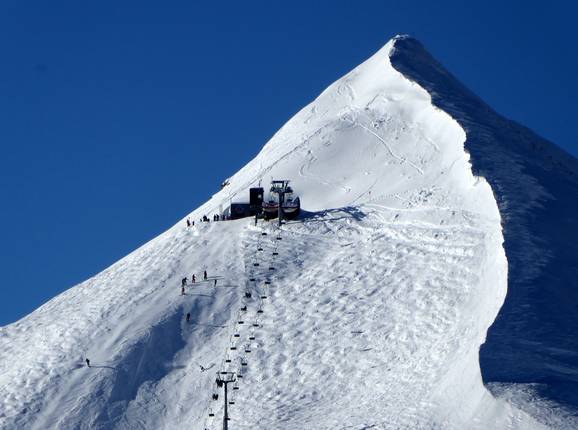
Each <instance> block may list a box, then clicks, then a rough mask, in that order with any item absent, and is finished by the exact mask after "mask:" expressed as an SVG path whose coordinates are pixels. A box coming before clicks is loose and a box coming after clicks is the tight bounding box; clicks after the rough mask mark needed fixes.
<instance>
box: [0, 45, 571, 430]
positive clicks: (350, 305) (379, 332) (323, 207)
mask: <svg viewBox="0 0 578 430" xmlns="http://www.w3.org/2000/svg"><path fill="white" fill-rule="evenodd" d="M396 41H397V40H396V39H394V40H392V41H391V42H389V43H388V44H387V45H386V46H385V47H384V48H382V49H381V50H380V51H379V52H377V53H376V54H375V55H374V56H373V57H371V58H370V59H369V60H367V61H366V62H365V63H363V64H362V65H360V66H359V67H357V68H356V69H354V70H353V71H352V72H350V73H349V74H347V75H346V76H344V77H343V78H341V79H339V80H338V81H337V82H335V83H334V84H333V85H331V86H330V87H329V88H328V89H327V90H326V91H324V92H323V93H322V94H321V95H320V96H319V97H318V98H317V99H316V100H315V101H314V102H313V103H311V104H310V105H309V106H307V107H305V108H304V109H303V110H301V111H300V112H299V113H298V114H297V115H295V117H293V118H292V119H291V120H290V121H289V122H288V123H287V124H286V125H285V126H283V128H281V130H280V131H279V132H278V133H277V134H276V135H275V136H274V137H273V138H272V139H271V140H270V141H269V142H268V143H267V144H266V145H265V147H264V148H263V150H262V151H261V152H260V153H259V154H258V155H257V156H256V157H255V159H253V160H252V161H251V162H250V163H248V164H247V165H246V166H245V167H244V168H243V169H241V170H240V171H239V172H238V173H237V174H235V175H234V176H232V177H231V178H230V179H229V185H227V186H226V187H224V188H223V189H222V190H221V191H220V192H218V193H217V194H215V195H214V196H213V197H212V198H211V199H210V200H209V201H208V202H207V203H206V204H205V205H203V206H202V207H200V208H198V209H197V210H195V211H194V212H193V213H192V214H190V219H191V220H195V221H196V222H195V225H194V226H192V227H191V228H186V226H185V222H184V220H182V221H180V222H179V223H177V225H175V226H174V227H172V228H171V229H169V230H168V231H167V232H165V233H163V234H161V235H160V236H159V237H157V238H156V239H154V240H152V241H151V242H149V243H148V244H146V245H144V246H143V247H141V248H140V249H138V250H136V251H135V252H133V253H132V254H130V255H129V256H127V257H125V258H124V259H122V260H121V261H119V262H118V263H116V264H115V265H113V266H111V267H110V268H108V269H106V270H105V271H104V272H102V273H100V274H99V275H97V276H95V277H93V278H91V279H89V280H88V281H86V282H84V283H82V284H80V285H78V286H76V287H74V288H71V289H70V290H68V291H66V292H65V293H63V294H61V295H59V296H58V297H56V298H54V299H53V300H51V301H50V302H48V303H46V304H45V305H44V306H42V307H41V308H39V309H38V310H36V311H35V312H33V313H32V314H31V315H29V316H28V317H26V318H24V319H22V320H20V321H18V322H16V323H14V324H11V325H9V326H6V327H3V328H1V331H0V399H2V400H0V401H1V402H2V404H1V410H0V428H2V429H21V428H27V429H52V428H54V429H161V428H162V429H177V428H179V429H180V428H183V427H186V428H192V429H205V428H210V429H216V428H219V426H221V422H222V421H221V420H222V413H223V390H222V388H218V387H217V386H216V384H215V379H216V372H218V371H230V372H235V373H236V375H237V381H236V382H235V383H234V384H232V385H230V386H229V400H230V403H231V404H230V405H229V414H230V418H231V420H230V422H229V425H230V428H231V429H296V430H297V429H300V430H301V429H315V430H320V429H448V430H449V429H456V430H461V429H541V428H547V427H546V426H545V425H543V423H544V422H545V421H544V419H542V418H541V416H540V414H541V412H540V411H542V409H543V408H542V409H540V410H539V411H538V412H535V411H534V412H535V413H533V411H532V410H529V409H528V410H527V411H522V409H523V408H521V407H520V408H518V407H513V406H511V404H510V403H509V402H508V400H509V399H508V396H507V395H504V396H501V397H500V398H499V399H497V398H495V397H494V396H493V395H492V394H490V392H489V391H488V390H487V389H486V388H485V387H484V385H483V383H482V378H481V373H480V366H479V350H480V345H481V344H482V343H483V342H484V340H485V337H486V332H487V330H488V328H489V327H490V325H491V324H492V322H493V321H494V319H495V318H496V315H497V314H498V311H499V309H500V307H501V305H502V303H503V301H504V298H505V296H506V292H507V276H508V273H507V271H508V264H507V260H506V255H505V252H504V248H503V236H502V229H501V217H500V212H499V210H498V205H497V203H496V199H495V198H494V193H493V191H492V188H491V187H490V185H489V184H488V182H487V181H486V180H485V179H484V178H483V177H476V176H474V175H473V174H472V169H471V165H470V162H469V156H468V154H467V153H466V151H464V142H465V140H466V134H465V132H464V130H463V128H462V127H461V126H460V125H459V123H458V122H456V121H455V120H454V119H452V117H450V116H449V115H448V114H447V113H445V112H444V111H442V110H440V109H438V108H436V107H434V105H433V104H432V100H431V97H430V95H429V94H428V93H427V92H426V91H425V90H424V89H423V88H422V87H420V86H419V85H417V84H416V83H414V82H412V81H410V80H408V79H407V78H405V77H404V76H403V75H402V74H400V73H399V72H398V71H396V70H395V69H394V68H393V67H392V65H391V63H390V55H391V54H392V52H393V51H394V50H395V44H396ZM271 178H274V179H290V180H291V181H292V182H291V184H292V186H293V188H294V189H295V191H296V192H297V193H298V194H299V195H300V197H301V202H302V207H303V209H305V211H304V214H303V215H302V216H301V217H300V218H299V219H297V220H294V221H289V222H286V223H284V224H283V225H282V226H281V228H278V227H277V225H276V224H275V222H269V223H267V222H263V221H259V223H258V225H254V222H253V220H252V219H242V220H237V221H226V222H211V223H200V222H199V221H198V220H199V218H200V217H201V216H203V215H205V214H206V215H208V216H209V217H211V216H212V215H213V214H214V213H218V212H220V211H221V210H223V209H224V208H225V207H226V205H227V204H228V203H229V202H230V201H241V200H243V199H246V198H247V197H248V188H249V187H250V186H255V185H257V184H258V183H259V181H262V183H263V184H265V185H266V184H267V183H268V181H269V180H270V179H271ZM204 270H207V272H208V275H209V279H207V280H206V281H205V280H203V279H202V275H201V273H202V272H203V271H204ZM193 273H195V274H196V277H197V283H195V284H194V285H192V284H191V283H190V277H191V275H192V274H193ZM185 276H187V277H188V278H189V283H188V284H187V286H186V289H185V292H186V294H185V295H181V279H182V278H183V277H185ZM215 281H216V282H215ZM248 295H250V297H248ZM245 309H246V310H245ZM187 313H190V315H191V318H190V321H188V322H187V321H186V318H185V316H186V314H187ZM86 357H88V358H90V360H91V367H90V368H88V367H86V365H85V364H84V359H85V358H86ZM213 394H219V398H218V400H216V401H215V400H212V399H211V396H212V395H213ZM210 414H214V417H213V416H210ZM532 415H533V416H534V417H532ZM539 421H541V422H539ZM560 423H561V424H560V428H562V427H561V426H563V425H565V423H566V421H560ZM546 424H550V422H548V423H546Z"/></svg>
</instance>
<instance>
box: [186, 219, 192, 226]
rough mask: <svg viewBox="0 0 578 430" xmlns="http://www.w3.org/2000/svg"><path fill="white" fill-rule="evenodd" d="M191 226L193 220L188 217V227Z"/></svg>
mask: <svg viewBox="0 0 578 430" xmlns="http://www.w3.org/2000/svg"><path fill="white" fill-rule="evenodd" d="M190 226H191V220H190V219H188V218H187V227H190Z"/></svg>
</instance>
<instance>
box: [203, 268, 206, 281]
mask: <svg viewBox="0 0 578 430" xmlns="http://www.w3.org/2000/svg"><path fill="white" fill-rule="evenodd" d="M203 279H204V280H205V281H206V280H207V271H206V270H204V271H203Z"/></svg>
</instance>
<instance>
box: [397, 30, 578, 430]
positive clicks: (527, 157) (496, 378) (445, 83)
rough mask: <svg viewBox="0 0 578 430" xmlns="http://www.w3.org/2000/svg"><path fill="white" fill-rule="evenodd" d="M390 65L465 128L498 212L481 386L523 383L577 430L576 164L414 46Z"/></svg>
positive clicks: (400, 47)
mask: <svg viewBox="0 0 578 430" xmlns="http://www.w3.org/2000/svg"><path fill="white" fill-rule="evenodd" d="M391 60H392V64H393V66H394V67H395V68H396V69H397V70H399V71H400V72H401V73H403V74H404V75H405V76H406V77H408V78H409V79H411V80H413V81H415V82H416V83H418V84H419V85H420V86H421V87H423V88H425V89H426V90H427V91H428V92H429V93H430V94H432V96H433V103H434V104H435V105H436V106H438V107H439V108H440V109H443V110H444V111H445V112H448V113H449V114H450V115H451V116H452V117H453V118H455V119H456V120H457V121H458V122H459V123H460V125H461V126H462V128H463V129H464V130H466V132H467V140H466V142H465V148H466V150H467V151H468V153H470V154H471V157H472V165H473V169H474V172H475V173H476V174H477V175H481V176H483V177H485V178H486V179H487V180H488V182H489V183H490V184H491V186H492V188H493V190H494V193H495V195H496V199H497V202H498V206H499V208H500V213H501V214H502V218H503V223H504V238H505V249H506V255H507V258H508V263H509V280H508V286H509V290H508V296H507V299H506V302H505V304H504V306H503V307H502V309H501V311H500V314H499V316H498V319H497V321H496V323H495V324H494V325H493V326H492V328H491V330H490V331H489V333H488V341H487V342H486V343H485V344H484V346H483V348H482V350H481V356H480V359H481V365H482V370H483V374H484V379H485V380H486V381H487V382H499V383H500V386H501V387H502V388H503V387H504V385H505V384H508V383H530V385H529V386H527V387H518V388H514V389H515V390H518V389H521V390H522V391H521V393H522V394H523V393H524V392H528V391H529V392H532V393H534V394H533V395H536V396H540V397H544V398H546V399H547V401H549V402H555V403H557V404H558V405H562V406H565V407H567V408H568V409H569V410H570V413H571V414H572V415H573V416H574V417H575V421H574V426H573V428H578V337H577V336H576V334H575V328H576V327H577V326H578V305H577V304H578V265H577V264H576V262H578V232H577V231H576V213H577V212H578V160H576V159H575V158H573V157H572V156H570V155H569V154H567V153H565V152H564V151H562V150H561V149H560V148H558V147H556V146H555V145H553V144H552V143H550V142H548V141H546V140H545V139H543V138H541V137H540V136H537V135H536V134H534V133H533V132H532V131H531V130H528V129H527V128H525V127H523V126H521V125H519V124H517V123H515V122H513V121H509V120H507V119H505V118H503V117H501V116H500V115H498V114H497V113H496V112H494V111H493V110H492V109H491V108H490V107H489V106H488V105H486V104H485V103H484V102H483V101H481V100H480V99H479V98H478V97H476V96H475V95H473V94H472V93H471V92H470V91H469V90H467V89H466V88H464V87H463V85H462V84H461V83H460V82H459V81H457V80H456V79H455V78H454V77H453V76H452V75H451V74H450V73H448V72H447V71H446V70H445V69H444V68H443V66H442V65H440V64H439V63H438V62H437V61H435V60H434V59H433V58H432V57H431V55H429V53H428V52H427V51H426V50H425V49H424V47H423V46H422V45H421V44H420V43H419V42H418V41H417V40H415V39H412V38H402V39H399V40H398V41H397V43H396V50H395V52H394V53H393V55H392V57H391ZM545 108H548V107H545ZM554 108H555V107H554ZM502 388H500V391H502ZM524 397H527V396H526V395H524Z"/></svg>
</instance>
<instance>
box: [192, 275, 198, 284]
mask: <svg viewBox="0 0 578 430" xmlns="http://www.w3.org/2000/svg"><path fill="white" fill-rule="evenodd" d="M191 281H192V282H193V284H194V283H195V282H197V278H196V277H195V274H194V273H193V276H191Z"/></svg>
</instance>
